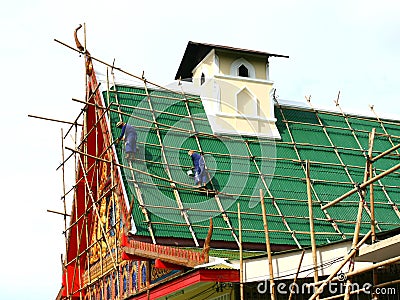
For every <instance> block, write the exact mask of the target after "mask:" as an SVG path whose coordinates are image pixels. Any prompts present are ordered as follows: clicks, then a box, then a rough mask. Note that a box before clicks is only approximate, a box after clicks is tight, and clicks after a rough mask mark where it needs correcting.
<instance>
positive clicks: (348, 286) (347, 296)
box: [344, 128, 375, 300]
mask: <svg viewBox="0 0 400 300" xmlns="http://www.w3.org/2000/svg"><path fill="white" fill-rule="evenodd" d="M374 138H375V128H373V129H372V132H371V133H370V134H369V139H368V144H369V147H368V156H367V161H366V163H365V173H364V182H365V181H367V179H368V177H370V174H369V171H370V165H371V161H370V159H369V158H370V157H371V156H372V150H373V147H374ZM358 193H359V196H360V202H359V206H358V212H357V222H356V226H355V229H354V235H353V243H352V246H351V247H352V248H354V247H355V246H356V245H357V243H358V236H359V233H360V228H361V219H362V211H363V206H364V204H365V194H366V190H359V191H358ZM371 218H373V215H372V214H371ZM371 234H372V231H371ZM353 270H354V258H352V264H350V267H349V271H350V272H352V271H353ZM350 292H351V280H350V278H348V279H347V281H346V291H345V297H344V299H345V300H349V299H350Z"/></svg>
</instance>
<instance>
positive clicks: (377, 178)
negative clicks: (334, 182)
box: [321, 164, 400, 209]
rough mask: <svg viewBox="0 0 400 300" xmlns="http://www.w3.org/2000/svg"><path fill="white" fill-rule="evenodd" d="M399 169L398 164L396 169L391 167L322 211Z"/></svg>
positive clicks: (327, 205)
mask: <svg viewBox="0 0 400 300" xmlns="http://www.w3.org/2000/svg"><path fill="white" fill-rule="evenodd" d="M398 169H400V164H397V165H395V166H394V167H391V168H390V169H388V170H386V171H384V172H382V173H380V174H379V175H376V176H374V177H372V178H371V179H369V180H367V181H366V182H363V183H362V184H360V186H359V187H358V188H357V187H356V188H354V189H352V190H350V191H348V192H347V193H345V194H343V195H342V196H340V197H338V198H336V199H335V200H333V201H331V202H329V203H328V204H325V205H324V206H322V207H321V209H326V208H329V207H331V206H333V205H335V204H336V203H338V202H340V201H342V200H344V199H346V198H347V197H349V196H351V195H353V194H354V193H356V192H357V191H358V189H365V188H366V187H367V186H369V185H370V184H371V183H374V182H375V181H378V180H379V179H381V178H383V177H385V176H386V175H388V174H390V173H393V172H394V171H396V170H398Z"/></svg>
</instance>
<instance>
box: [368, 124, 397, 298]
mask: <svg viewBox="0 0 400 300" xmlns="http://www.w3.org/2000/svg"><path fill="white" fill-rule="evenodd" d="M374 138H375V128H373V129H372V132H371V135H370V143H373V142H374ZM398 146H400V144H399V145H398ZM369 150H370V151H368V159H369V161H370V163H369V177H370V179H371V178H372V177H373V162H374V161H376V160H374V159H373V158H372V146H370V149H369ZM389 150H391V149H389ZM389 150H388V151H389ZM388 151H385V152H386V153H385V152H383V153H381V154H380V155H378V156H381V157H383V156H384V155H386V154H387V153H390V152H391V151H390V152H388ZM392 151H393V150H392ZM382 154H383V155H382ZM378 156H377V157H378ZM378 159H379V158H378ZM369 190H370V192H369V199H370V207H371V240H372V243H375V240H376V233H375V199H374V184H373V183H371V184H370V186H369ZM372 283H373V285H374V286H376V285H377V284H378V273H377V272H376V269H373V270H372ZM372 299H378V295H377V294H376V289H375V287H373V288H372Z"/></svg>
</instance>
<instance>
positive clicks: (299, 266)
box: [288, 249, 306, 300]
mask: <svg viewBox="0 0 400 300" xmlns="http://www.w3.org/2000/svg"><path fill="white" fill-rule="evenodd" d="M305 252H306V251H305V250H304V249H303V251H302V252H301V257H300V261H299V265H298V267H297V271H296V275H294V279H293V284H292V287H291V288H290V295H289V299H288V300H291V299H292V297H293V294H294V286H295V284H296V281H297V277H298V276H299V272H300V268H301V263H302V262H303V258H304V253H305Z"/></svg>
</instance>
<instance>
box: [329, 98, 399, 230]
mask: <svg viewBox="0 0 400 300" xmlns="http://www.w3.org/2000/svg"><path fill="white" fill-rule="evenodd" d="M339 93H340V92H339ZM338 97H339V96H338ZM336 106H337V107H338V108H339V109H340V112H341V114H342V115H343V117H344V118H345V120H346V123H347V126H348V127H349V129H351V130H352V134H353V136H354V138H355V140H356V142H357V144H358V146H359V148H360V149H361V150H363V147H362V146H361V143H360V142H359V140H358V138H357V135H356V134H355V131H354V129H353V128H352V127H351V125H350V123H349V120H348V116H347V115H346V114H345V113H344V112H343V110H342V108H341V107H340V105H339V101H338V100H337V101H336ZM381 124H382V123H381ZM385 133H386V134H387V132H386V131H385ZM388 139H389V142H390V143H391V145H392V146H393V147H394V144H393V142H392V139H391V137H390V135H388ZM371 153H372V152H371ZM363 155H364V157H365V158H366V159H367V160H368V159H369V157H368V156H367V154H366V153H365V152H364V151H363ZM378 184H379V185H380V187H381V188H382V190H383V192H384V194H385V196H386V198H387V199H388V201H389V203H391V204H392V208H393V210H394V211H395V213H396V214H397V216H398V217H399V219H400V212H399V210H398V208H397V206H396V204H395V203H394V202H393V201H392V199H391V198H390V196H389V194H388V193H387V192H386V190H385V187H384V185H383V184H382V182H381V181H380V180H378ZM365 208H367V206H366V205H365ZM375 226H376V227H377V228H378V229H379V230H381V229H380V227H379V224H378V222H376V224H375Z"/></svg>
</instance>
